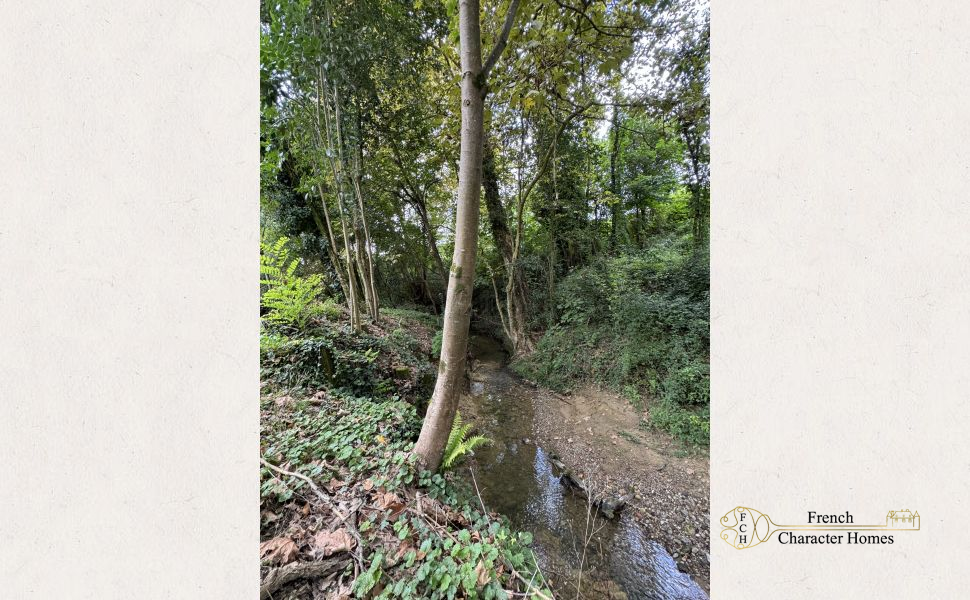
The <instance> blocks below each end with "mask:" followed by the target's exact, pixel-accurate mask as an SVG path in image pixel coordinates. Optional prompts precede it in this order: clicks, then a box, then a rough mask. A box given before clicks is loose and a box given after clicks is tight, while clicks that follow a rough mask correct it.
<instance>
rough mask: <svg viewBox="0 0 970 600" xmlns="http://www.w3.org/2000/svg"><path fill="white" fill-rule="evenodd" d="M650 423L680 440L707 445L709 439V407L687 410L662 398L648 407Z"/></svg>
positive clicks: (697, 444)
mask: <svg viewBox="0 0 970 600" xmlns="http://www.w3.org/2000/svg"><path fill="white" fill-rule="evenodd" d="M650 424H651V425H652V426H654V427H656V428H658V429H662V430H664V431H667V432H669V433H671V434H673V436H674V437H676V438H677V439H679V440H681V441H682V442H684V443H686V444H690V445H695V446H707V445H709V444H710V439H711V414H710V408H709V407H704V409H702V410H697V411H695V410H688V409H686V408H684V407H682V406H679V405H677V404H675V403H674V402H672V401H671V400H668V399H664V400H661V401H660V402H658V403H656V404H654V405H653V406H652V407H650Z"/></svg>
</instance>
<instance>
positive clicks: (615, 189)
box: [610, 106, 623, 249]
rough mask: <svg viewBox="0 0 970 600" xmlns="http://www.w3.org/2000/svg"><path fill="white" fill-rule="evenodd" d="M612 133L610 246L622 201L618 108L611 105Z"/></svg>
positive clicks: (620, 217)
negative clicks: (618, 161)
mask: <svg viewBox="0 0 970 600" xmlns="http://www.w3.org/2000/svg"><path fill="white" fill-rule="evenodd" d="M610 129H612V133H613V144H612V146H611V147H610V192H612V193H613V196H614V197H613V202H614V204H613V210H612V214H611V218H610V221H611V222H610V248H611V249H614V248H616V243H617V234H618V230H619V228H620V227H621V226H622V223H623V201H622V200H621V199H620V191H619V185H617V176H616V169H617V166H618V165H617V160H618V159H619V154H620V108H619V107H618V106H614V107H613V119H612V123H611V126H610Z"/></svg>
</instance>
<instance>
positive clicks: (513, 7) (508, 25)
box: [478, 0, 519, 87]
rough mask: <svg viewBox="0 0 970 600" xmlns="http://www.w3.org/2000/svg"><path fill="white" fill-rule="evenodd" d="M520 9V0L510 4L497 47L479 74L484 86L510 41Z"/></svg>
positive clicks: (481, 83)
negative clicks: (516, 15)
mask: <svg viewBox="0 0 970 600" xmlns="http://www.w3.org/2000/svg"><path fill="white" fill-rule="evenodd" d="M518 10H519V0H512V2H511V3H510V4H509V11H508V12H507V13H505V24H504V25H503V26H502V32H501V33H500V34H499V36H498V40H496V41H495V47H494V48H492V52H491V54H489V55H488V59H487V60H486V61H485V65H484V66H483V67H482V71H481V73H480V74H479V75H478V81H479V84H480V85H481V86H482V87H484V86H485V82H486V80H487V79H488V74H489V73H490V72H491V71H492V67H494V66H495V63H497V62H498V59H499V57H500V56H501V55H502V52H503V51H504V50H505V45H506V44H507V43H508V41H509V34H510V33H511V32H512V24H513V23H515V13H517V12H518Z"/></svg>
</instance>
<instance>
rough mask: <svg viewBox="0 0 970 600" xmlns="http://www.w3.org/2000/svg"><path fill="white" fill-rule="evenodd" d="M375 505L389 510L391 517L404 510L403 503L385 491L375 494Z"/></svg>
mask: <svg viewBox="0 0 970 600" xmlns="http://www.w3.org/2000/svg"><path fill="white" fill-rule="evenodd" d="M377 505H378V506H380V507H381V508H383V509H384V510H389V511H391V517H396V516H397V515H399V514H400V513H401V511H402V510H404V503H403V502H401V499H400V498H398V497H397V496H396V495H395V494H392V493H391V492H387V493H384V494H378V495H377Z"/></svg>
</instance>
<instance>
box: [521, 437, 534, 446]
mask: <svg viewBox="0 0 970 600" xmlns="http://www.w3.org/2000/svg"><path fill="white" fill-rule="evenodd" d="M522 443H523V444H525V445H527V446H528V445H529V444H531V443H532V440H530V439H529V438H522Z"/></svg>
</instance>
